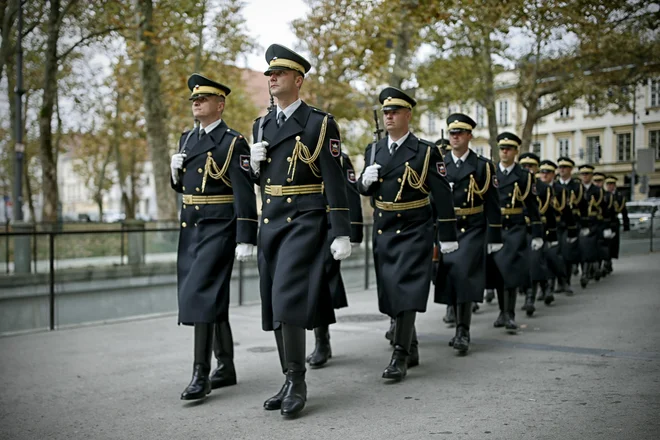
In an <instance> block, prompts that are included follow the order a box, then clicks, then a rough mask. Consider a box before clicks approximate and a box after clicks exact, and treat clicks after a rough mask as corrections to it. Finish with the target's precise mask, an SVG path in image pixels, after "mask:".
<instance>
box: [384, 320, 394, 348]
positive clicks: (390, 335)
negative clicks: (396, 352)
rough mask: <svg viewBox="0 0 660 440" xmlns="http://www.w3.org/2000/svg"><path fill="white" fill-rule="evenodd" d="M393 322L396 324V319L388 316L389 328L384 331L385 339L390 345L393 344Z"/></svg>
mask: <svg viewBox="0 0 660 440" xmlns="http://www.w3.org/2000/svg"><path fill="white" fill-rule="evenodd" d="M394 324H396V320H395V319H394V318H390V328H389V329H388V330H387V331H386V332H385V339H387V340H388V341H390V345H394Z"/></svg>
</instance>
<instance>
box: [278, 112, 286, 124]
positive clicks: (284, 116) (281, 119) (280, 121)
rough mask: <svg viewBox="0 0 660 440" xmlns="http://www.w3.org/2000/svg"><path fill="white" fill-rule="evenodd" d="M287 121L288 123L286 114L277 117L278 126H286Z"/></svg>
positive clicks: (281, 113) (282, 113)
mask: <svg viewBox="0 0 660 440" xmlns="http://www.w3.org/2000/svg"><path fill="white" fill-rule="evenodd" d="M285 121H286V115H285V114H284V112H280V114H279V115H277V126H278V127H281V126H282V125H284V122H285Z"/></svg>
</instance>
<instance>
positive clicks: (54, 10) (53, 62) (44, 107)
mask: <svg viewBox="0 0 660 440" xmlns="http://www.w3.org/2000/svg"><path fill="white" fill-rule="evenodd" d="M60 13H61V11H60V0H51V1H50V10H49V12H48V27H47V29H48V32H47V40H46V50H45V53H44V80H43V98H42V103H41V110H40V112H39V137H40V139H39V152H40V156H41V172H42V185H41V186H42V188H43V206H42V221H44V222H55V221H56V220H57V202H58V200H59V194H58V188H57V163H56V162H55V154H54V152H53V134H52V127H51V123H52V119H53V107H54V105H55V95H56V94H57V68H58V62H57V42H58V39H59V34H60Z"/></svg>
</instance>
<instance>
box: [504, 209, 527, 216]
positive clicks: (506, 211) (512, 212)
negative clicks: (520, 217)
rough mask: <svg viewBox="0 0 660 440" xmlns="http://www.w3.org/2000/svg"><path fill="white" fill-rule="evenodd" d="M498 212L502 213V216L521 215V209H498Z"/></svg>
mask: <svg viewBox="0 0 660 440" xmlns="http://www.w3.org/2000/svg"><path fill="white" fill-rule="evenodd" d="M500 210H501V211H502V214H503V215H516V214H522V213H523V209H522V208H500Z"/></svg>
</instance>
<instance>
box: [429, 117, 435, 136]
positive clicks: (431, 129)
mask: <svg viewBox="0 0 660 440" xmlns="http://www.w3.org/2000/svg"><path fill="white" fill-rule="evenodd" d="M428 118H429V126H428V134H435V133H436V127H435V115H434V114H433V113H429V114H428Z"/></svg>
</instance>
